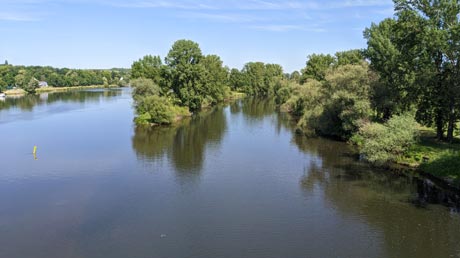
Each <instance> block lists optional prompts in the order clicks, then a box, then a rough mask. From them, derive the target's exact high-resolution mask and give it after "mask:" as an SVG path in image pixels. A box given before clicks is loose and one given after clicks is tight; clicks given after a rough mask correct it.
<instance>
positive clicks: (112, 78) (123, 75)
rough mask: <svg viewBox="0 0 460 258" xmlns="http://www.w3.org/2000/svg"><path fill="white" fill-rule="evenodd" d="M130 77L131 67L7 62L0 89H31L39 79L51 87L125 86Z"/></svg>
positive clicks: (0, 71)
mask: <svg viewBox="0 0 460 258" xmlns="http://www.w3.org/2000/svg"><path fill="white" fill-rule="evenodd" d="M128 78H129V69H110V70H82V69H68V68H53V67H49V66H45V67H42V66H14V65H11V64H8V63H7V62H5V64H3V65H0V91H2V90H5V89H6V88H8V87H18V88H22V89H25V90H30V89H33V88H34V87H35V88H36V87H38V81H46V82H47V83H48V85H49V86H51V87H72V86H90V85H105V86H108V85H118V86H125V85H127V83H128Z"/></svg>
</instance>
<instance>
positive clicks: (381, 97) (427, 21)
mask: <svg viewBox="0 0 460 258" xmlns="http://www.w3.org/2000/svg"><path fill="white" fill-rule="evenodd" d="M394 2H395V11H396V13H395V18H394V19H386V20H384V21H382V22H381V23H380V24H378V25H376V24H372V25H371V27H370V28H368V29H366V31H365V33H364V35H365V38H366V39H367V41H368V48H367V50H366V51H365V53H366V56H367V57H368V58H369V60H370V61H371V65H372V68H373V69H374V70H375V71H376V72H377V73H378V75H379V77H380V84H379V85H377V86H378V87H377V88H376V91H375V96H376V98H374V105H373V106H374V107H375V108H376V110H377V112H378V113H379V114H380V115H381V117H382V118H383V119H387V118H388V117H389V116H391V115H392V114H398V113H401V112H403V111H405V110H410V109H411V108H412V107H416V109H417V120H418V121H419V122H420V123H423V124H424V125H427V126H436V128H437V137H438V139H443V138H444V135H445V133H446V131H447V139H448V140H449V141H452V140H453V136H454V129H455V124H456V123H457V122H458V121H459V115H460V113H459V112H458V111H457V110H458V109H459V107H460V101H459V100H460V90H459V83H458V82H459V79H460V66H459V65H458V63H459V62H460V45H459V44H458V42H459V40H460V21H459V19H458V17H459V15H460V5H459V4H458V2H457V1H450V0H440V1H424V0H414V1H408V0H395V1H394ZM385 95H387V96H385Z"/></svg>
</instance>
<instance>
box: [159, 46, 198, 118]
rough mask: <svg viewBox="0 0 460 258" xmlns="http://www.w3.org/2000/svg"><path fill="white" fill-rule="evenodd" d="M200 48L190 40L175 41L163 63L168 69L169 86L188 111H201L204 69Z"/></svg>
mask: <svg viewBox="0 0 460 258" xmlns="http://www.w3.org/2000/svg"><path fill="white" fill-rule="evenodd" d="M202 58H203V54H202V53H201V49H200V46H199V45H198V44H197V43H195V42H193V41H191V40H178V41H176V42H175V43H174V44H173V46H172V48H171V50H170V51H169V53H168V55H167V57H166V59H165V61H166V64H167V65H168V66H169V68H170V76H171V77H170V85H171V88H172V90H173V91H174V93H175V94H176V95H177V96H178V97H179V99H180V100H181V102H182V104H183V105H184V106H187V107H189V109H190V111H192V112H193V111H196V110H199V109H201V104H202V101H203V95H202V93H203V91H204V85H203V76H204V74H205V68H204V67H203V66H202V65H200V61H201V59H202Z"/></svg>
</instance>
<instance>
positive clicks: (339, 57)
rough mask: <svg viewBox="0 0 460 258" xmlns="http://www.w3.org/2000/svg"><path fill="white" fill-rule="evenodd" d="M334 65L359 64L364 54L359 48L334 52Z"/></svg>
mask: <svg viewBox="0 0 460 258" xmlns="http://www.w3.org/2000/svg"><path fill="white" fill-rule="evenodd" d="M335 59H336V63H335V65H336V66H341V65H349V64H360V63H361V62H363V61H364V59H365V58H364V55H363V53H362V51H361V50H358V49H353V50H348V51H342V52H337V53H335Z"/></svg>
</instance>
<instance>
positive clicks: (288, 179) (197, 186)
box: [0, 90, 460, 258]
mask: <svg viewBox="0 0 460 258" xmlns="http://www.w3.org/2000/svg"><path fill="white" fill-rule="evenodd" d="M132 120H133V110H132V102H131V97H130V92H129V90H108V91H105V90H92V91H80V92H67V93H58V94H48V95H42V96H37V97H28V98H22V99H15V100H11V99H7V100H5V101H1V100H0V135H1V136H0V137H1V138H0V139H1V142H0V161H1V162H0V171H1V172H0V257H8V258H9V257H12V258H29V257H30V258H32V257H33V258H66V257H72V258H73V257H82V258H83V257H84V258H88V257H90V258H92V257H101V258H102V257H103V258H107V257H110V258H117V257H120V258H152V257H210V258H216V257H238V258H239V257H263V258H270V257H273V258H280V257H294V258H295V257H324V258H328V257H358V258H360V257H363V258H364V257H366V258H372V257H376V258H385V257H421V258H424V257H427V258H434V257H439V258H441V257H460V215H459V213H457V212H455V209H454V208H448V207H446V206H442V205H433V204H428V205H425V203H423V205H415V204H414V203H418V204H420V202H417V201H414V200H417V198H416V197H417V196H419V197H420V196H421V195H424V193H423V192H420V191H421V190H420V183H417V182H418V181H417V180H416V179H411V178H406V177H398V176H395V175H391V174H390V173H388V172H385V171H378V170H372V169H369V168H368V167H367V166H366V165H364V164H361V163H358V162H356V161H355V157H354V155H352V151H351V150H350V149H348V146H347V145H346V144H343V143H338V142H332V141H328V140H322V139H306V138H303V137H299V136H296V135H295V134H294V133H293V129H292V126H291V125H290V123H289V121H288V119H286V118H285V117H282V116H281V115H279V114H277V113H276V112H275V111H274V106H273V104H272V103H270V102H269V101H260V100H251V99H248V100H243V101H239V102H236V103H234V104H231V105H229V106H223V107H218V108H216V109H213V110H211V111H207V112H204V113H203V114H201V115H200V116H199V117H197V118H195V119H193V120H191V121H184V123H183V124H181V125H180V126H177V127H174V128H154V129H145V128H144V129H142V128H137V129H136V128H135V127H134V126H133V123H132ZM34 145H37V146H38V152H37V157H36V158H37V159H36V160H35V159H34V156H33V155H32V154H31V152H32V148H33V146H34Z"/></svg>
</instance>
